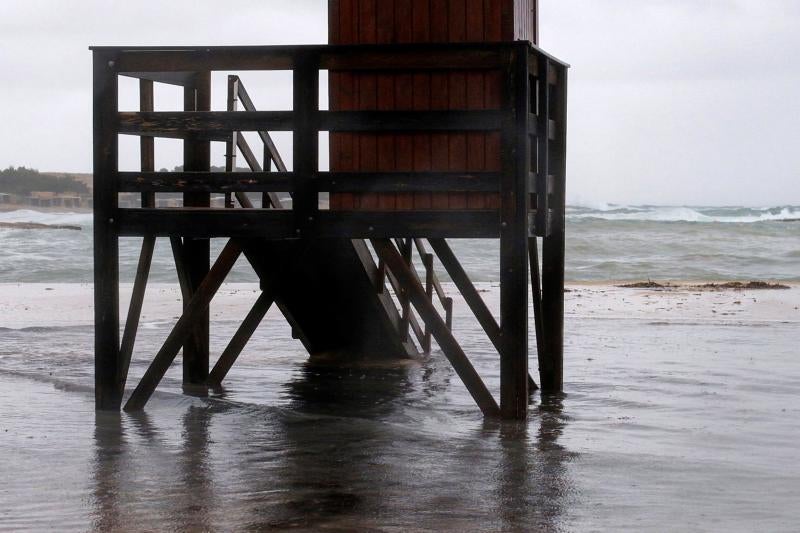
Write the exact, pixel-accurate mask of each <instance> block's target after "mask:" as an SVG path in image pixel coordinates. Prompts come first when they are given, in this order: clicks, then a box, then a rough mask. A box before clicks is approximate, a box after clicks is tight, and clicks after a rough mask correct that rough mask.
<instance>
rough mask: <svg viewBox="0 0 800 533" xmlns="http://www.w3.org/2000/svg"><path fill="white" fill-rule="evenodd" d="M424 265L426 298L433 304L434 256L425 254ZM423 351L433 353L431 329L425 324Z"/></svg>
mask: <svg viewBox="0 0 800 533" xmlns="http://www.w3.org/2000/svg"><path fill="white" fill-rule="evenodd" d="M422 263H423V264H424V266H425V296H427V297H428V300H429V301H430V302H431V303H433V277H434V276H435V275H436V274H435V273H434V271H433V254H425V255H424V256H422ZM421 344H422V351H423V352H425V353H426V354H430V353H431V328H430V327H428V324H425V333H424V334H423V337H422V343H421Z"/></svg>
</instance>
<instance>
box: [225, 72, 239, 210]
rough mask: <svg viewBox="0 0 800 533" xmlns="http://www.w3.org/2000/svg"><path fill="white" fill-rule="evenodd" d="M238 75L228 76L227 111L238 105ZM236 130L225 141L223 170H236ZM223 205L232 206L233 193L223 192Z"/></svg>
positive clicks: (237, 133)
mask: <svg viewBox="0 0 800 533" xmlns="http://www.w3.org/2000/svg"><path fill="white" fill-rule="evenodd" d="M238 95H239V77H238V76H228V106H227V109H228V111H236V110H237V108H238V107H239V97H238ZM238 135H239V132H238V131H233V132H231V137H230V139H229V140H228V141H227V142H226V143H225V171H226V172H236V146H237V144H238V143H237V137H238ZM225 207H226V208H232V207H233V194H232V193H230V192H226V193H225Z"/></svg>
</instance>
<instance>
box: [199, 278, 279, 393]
mask: <svg viewBox="0 0 800 533" xmlns="http://www.w3.org/2000/svg"><path fill="white" fill-rule="evenodd" d="M272 302H273V299H272V295H271V294H270V293H268V292H262V293H261V294H260V295H259V296H258V299H257V300H256V302H255V303H254V304H253V307H252V308H251V309H250V312H249V313H247V316H246V317H245V319H244V321H242V323H241V325H240V326H239V329H238V330H236V334H234V336H233V338H232V339H231V341H230V342H229V343H228V346H226V347H225V350H224V351H223V352H222V355H220V357H219V359H218V360H217V364H215V365H214V368H213V369H212V370H211V373H209V375H208V384H209V385H212V386H219V385H220V384H221V383H222V380H223V379H225V376H226V375H228V371H229V370H230V369H231V367H232V366H233V363H235V362H236V359H237V358H238V357H239V354H241V353H242V350H243V349H244V347H245V345H246V344H247V341H249V340H250V337H251V336H252V335H253V333H254V332H255V330H256V328H257V327H258V325H259V324H261V321H262V320H263V319H264V315H266V314H267V311H269V308H270V306H271V305H272Z"/></svg>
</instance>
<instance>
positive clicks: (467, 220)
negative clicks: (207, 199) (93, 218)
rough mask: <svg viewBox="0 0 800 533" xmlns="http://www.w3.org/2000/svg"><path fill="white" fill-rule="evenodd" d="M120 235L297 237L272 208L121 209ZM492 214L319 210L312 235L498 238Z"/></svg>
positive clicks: (289, 219) (290, 220) (287, 216)
mask: <svg viewBox="0 0 800 533" xmlns="http://www.w3.org/2000/svg"><path fill="white" fill-rule="evenodd" d="M118 218H119V231H120V235H123V236H141V235H147V234H151V233H152V234H154V235H156V236H170V235H175V234H177V235H184V236H187V237H233V236H238V237H258V236H261V237H264V238H272V239H285V238H290V237H296V236H297V235H296V231H295V229H296V228H295V224H294V214H293V213H292V212H291V211H289V210H272V209H119V211H118ZM499 234H500V221H499V218H498V213H497V211H496V210H466V211H455V210H453V211H450V210H427V211H403V212H383V211H359V212H350V211H320V212H319V213H318V215H317V219H316V225H315V227H314V231H313V235H314V236H316V237H318V238H331V237H344V238H351V239H363V238H370V237H381V238H382V237H432V238H435V237H443V238H497V237H498V236H499Z"/></svg>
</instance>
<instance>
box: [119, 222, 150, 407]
mask: <svg viewBox="0 0 800 533" xmlns="http://www.w3.org/2000/svg"><path fill="white" fill-rule="evenodd" d="M155 245H156V238H155V237H153V236H147V237H145V238H144V240H143V241H142V251H141V252H140V253H139V265H138V266H137V268H136V277H135V278H134V280H133V291H132V293H131V303H130V305H129V306H128V316H127V317H126V319H125V330H124V332H123V334H122V344H121V345H120V349H119V357H120V361H121V362H120V368H119V375H118V376H117V384H118V386H119V388H120V395H121V394H122V391H124V390H125V382H126V381H127V379H128V369H129V368H130V364H131V355H132V354H133V345H134V344H135V342H136V333H137V331H138V330H139V318H140V317H141V314H142V304H143V303H144V293H145V289H146V288H147V277H148V276H149V274H150V264H151V263H152V261H153V249H154V248H155Z"/></svg>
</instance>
